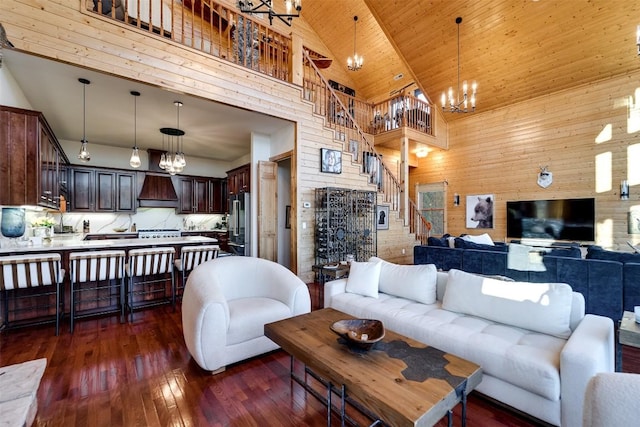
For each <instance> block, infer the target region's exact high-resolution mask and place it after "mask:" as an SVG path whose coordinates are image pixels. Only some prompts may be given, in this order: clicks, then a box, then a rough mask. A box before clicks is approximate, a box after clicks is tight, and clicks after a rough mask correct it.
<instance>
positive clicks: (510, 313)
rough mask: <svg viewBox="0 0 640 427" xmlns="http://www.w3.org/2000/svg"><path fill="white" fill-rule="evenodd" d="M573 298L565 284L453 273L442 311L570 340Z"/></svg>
mask: <svg viewBox="0 0 640 427" xmlns="http://www.w3.org/2000/svg"><path fill="white" fill-rule="evenodd" d="M572 297H573V295H572V290H571V287H570V286H569V285H567V284H566V283H530V282H504V281H501V280H495V279H489V278H486V277H482V276H478V275H475V274H470V273H465V272H463V271H460V270H450V271H449V280H448V282H447V289H446V291H445V294H444V298H443V302H442V307H443V308H444V309H446V310H450V311H454V312H457V313H463V314H469V315H472V316H477V317H482V318H484V319H489V320H493V321H495V322H499V323H503V324H505V325H513V326H516V327H519V328H524V329H528V330H530V331H536V332H541V333H544V334H549V335H553V336H556V337H559V338H568V337H569V336H570V335H571V329H570V327H569V323H570V316H571V300H572Z"/></svg>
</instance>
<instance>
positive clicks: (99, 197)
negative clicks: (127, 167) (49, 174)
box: [69, 166, 136, 213]
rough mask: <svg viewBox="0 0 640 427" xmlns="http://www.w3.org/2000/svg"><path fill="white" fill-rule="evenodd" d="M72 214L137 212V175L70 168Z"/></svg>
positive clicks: (77, 167) (87, 168) (110, 170)
mask: <svg viewBox="0 0 640 427" xmlns="http://www.w3.org/2000/svg"><path fill="white" fill-rule="evenodd" d="M69 181H70V186H69V190H70V194H69V199H70V200H69V201H70V202H71V209H70V210H71V211H72V212H127V213H134V212H135V211H136V173H135V172H133V171H121V170H117V169H101V168H93V167H91V168H89V167H79V166H71V167H69Z"/></svg>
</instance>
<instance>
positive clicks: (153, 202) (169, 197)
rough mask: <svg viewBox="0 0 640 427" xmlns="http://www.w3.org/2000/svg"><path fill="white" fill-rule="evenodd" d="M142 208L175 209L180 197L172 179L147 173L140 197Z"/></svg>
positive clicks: (165, 175)
mask: <svg viewBox="0 0 640 427" xmlns="http://www.w3.org/2000/svg"><path fill="white" fill-rule="evenodd" d="M138 203H139V204H140V207H141V208H175V207H177V206H178V195H177V194H176V190H175V188H173V182H172V181H171V177H170V176H168V175H167V174H166V173H165V174H159V173H153V172H147V173H146V174H145V177H144V182H143V183H142V190H140V195H139V196H138Z"/></svg>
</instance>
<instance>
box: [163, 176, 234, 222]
mask: <svg viewBox="0 0 640 427" xmlns="http://www.w3.org/2000/svg"><path fill="white" fill-rule="evenodd" d="M174 182H177V185H176V188H177V189H178V199H179V201H180V203H179V205H178V209H177V213H181V214H193V213H196V214H212V213H215V214H218V213H225V211H226V191H225V187H226V184H223V183H226V180H224V179H222V178H206V177H194V176H180V177H174Z"/></svg>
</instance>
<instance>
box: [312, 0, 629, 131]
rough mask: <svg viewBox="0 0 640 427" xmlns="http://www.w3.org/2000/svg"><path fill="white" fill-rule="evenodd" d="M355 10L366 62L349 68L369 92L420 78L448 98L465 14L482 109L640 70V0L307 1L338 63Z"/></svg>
mask: <svg viewBox="0 0 640 427" xmlns="http://www.w3.org/2000/svg"><path fill="white" fill-rule="evenodd" d="M354 15H358V17H359V20H358V27H357V28H358V29H357V50H358V53H359V54H362V55H363V56H364V60H365V65H364V66H363V68H362V69H361V70H359V71H355V72H349V73H350V74H351V75H352V78H353V81H354V84H355V86H356V89H357V91H358V95H359V96H362V97H365V98H374V97H380V95H381V94H385V93H387V94H388V93H389V92H391V91H393V90H396V89H398V88H401V87H403V86H404V85H406V84H409V83H411V82H412V81H415V82H416V84H417V85H418V87H419V88H421V89H422V90H423V91H424V92H425V93H426V94H427V95H428V96H429V98H430V99H431V100H432V102H434V103H436V104H437V105H438V106H439V105H440V96H441V94H442V92H443V91H445V90H447V89H448V88H449V87H450V86H453V87H454V88H455V87H456V86H457V66H458V61H457V26H456V23H455V20H456V17H462V18H463V20H462V23H461V24H460V81H461V82H462V81H463V80H469V81H471V80H476V81H477V83H478V95H477V100H478V101H477V102H478V105H477V109H476V111H477V112H482V111H487V110H490V109H494V108H500V107H504V106H507V105H510V104H513V103H516V102H519V101H523V100H526V99H530V98H533V97H537V96H541V95H544V94H548V93H552V92H557V91H561V90H563V89H566V88H569V87H574V86H577V85H581V84H586V83H589V82H593V81H597V80H600V79H603V78H607V77H610V76H613V75H620V74H625V73H628V72H630V71H634V70H638V69H640V56H638V51H637V50H638V48H637V46H636V28H637V26H638V25H640V1H638V0H539V1H537V0H481V1H480V0H403V1H399V0H397V1H390V0H348V1H344V0H305V1H304V2H303V10H302V16H303V17H304V19H305V21H306V22H307V23H308V24H309V25H310V26H311V27H312V28H313V30H314V31H315V32H316V33H318V35H319V36H320V38H321V39H322V40H323V42H324V44H325V45H326V46H328V47H329V49H330V50H331V55H333V59H334V64H336V65H335V66H342V67H344V68H346V66H345V62H346V58H347V57H348V56H350V55H351V54H352V53H353V16H354ZM332 66H334V65H332ZM399 73H402V74H404V78H403V79H401V80H394V79H393V77H394V76H396V75H397V74H399ZM461 117H464V115H447V117H446V119H447V120H450V119H456V118H461Z"/></svg>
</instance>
